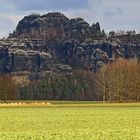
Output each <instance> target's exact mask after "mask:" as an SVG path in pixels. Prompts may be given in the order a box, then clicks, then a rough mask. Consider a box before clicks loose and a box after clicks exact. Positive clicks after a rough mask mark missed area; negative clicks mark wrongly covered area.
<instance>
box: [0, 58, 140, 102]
mask: <svg viewBox="0 0 140 140" xmlns="http://www.w3.org/2000/svg"><path fill="white" fill-rule="evenodd" d="M0 99H1V100H4V101H6V100H12V99H14V100H16V99H22V100H25V99H27V100H77V101H83V100H87V101H91V100H92V101H103V102H105V101H109V102H127V101H132V102H139V101H140V63H139V61H137V60H136V59H130V60H126V59H118V60H116V61H115V62H112V63H110V64H108V65H103V66H102V67H101V69H100V70H99V71H98V72H97V73H94V72H91V71H85V70H74V71H73V75H71V76H49V77H47V78H44V79H42V80H39V81H33V82H30V83H29V84H28V85H24V86H17V84H16V83H15V82H14V80H13V78H12V77H11V76H10V75H0Z"/></svg>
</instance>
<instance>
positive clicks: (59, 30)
mask: <svg viewBox="0 0 140 140" xmlns="http://www.w3.org/2000/svg"><path fill="white" fill-rule="evenodd" d="M94 28H95V29H94ZM94 28H92V27H90V25H89V24H88V23H87V22H86V21H85V20H84V19H82V18H74V19H69V18H67V17H66V16H65V15H63V14H61V13H48V14H46V15H43V16H40V15H30V16H26V17H24V18H23V19H22V20H21V21H20V22H19V24H18V26H17V28H16V30H15V31H14V33H13V34H11V37H17V38H39V39H45V40H53V39H61V40H63V39H72V38H73V39H76V38H77V39H83V38H85V37H89V36H90V35H91V34H92V33H96V32H97V30H98V31H99V32H100V25H99V23H98V24H97V28H96V25H95V26H94ZM94 30H95V31H94Z"/></svg>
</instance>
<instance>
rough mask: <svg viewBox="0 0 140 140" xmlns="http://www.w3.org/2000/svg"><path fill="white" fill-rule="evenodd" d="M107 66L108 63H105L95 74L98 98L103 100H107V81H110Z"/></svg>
mask: <svg viewBox="0 0 140 140" xmlns="http://www.w3.org/2000/svg"><path fill="white" fill-rule="evenodd" d="M107 67H108V66H107V65H103V66H102V67H101V69H100V70H99V71H98V72H97V73H96V76H95V87H96V92H97V94H98V100H100V98H101V99H102V101H103V102H105V101H106V96H107V82H108V80H107V78H108V71H107Z"/></svg>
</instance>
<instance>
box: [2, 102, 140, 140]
mask: <svg viewBox="0 0 140 140" xmlns="http://www.w3.org/2000/svg"><path fill="white" fill-rule="evenodd" d="M50 103H51V105H35V106H33V105H28V106H11V107H10V106H8V107H3V106H1V107H0V140H140V104H138V103H137V104H135V103H120V104H118V103H105V104H101V103H94V102H50Z"/></svg>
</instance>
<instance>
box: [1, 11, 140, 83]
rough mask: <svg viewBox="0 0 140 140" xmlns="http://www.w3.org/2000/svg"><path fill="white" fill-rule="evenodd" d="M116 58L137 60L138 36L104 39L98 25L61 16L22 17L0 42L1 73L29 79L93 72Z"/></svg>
mask: <svg viewBox="0 0 140 140" xmlns="http://www.w3.org/2000/svg"><path fill="white" fill-rule="evenodd" d="M118 57H124V58H127V59H128V58H134V57H136V58H140V35H134V36H119V37H111V38H103V37H102V35H101V29H100V24H99V23H96V24H93V25H92V26H90V25H89V24H88V23H87V22H86V21H85V20H84V19H82V18H74V19H69V18H67V17H66V16H65V15H63V14H61V13H48V14H46V15H43V16H40V15H30V16H26V17H24V18H23V19H22V20H21V21H20V22H19V24H18V25H17V28H16V30H15V31H14V32H13V33H12V34H10V36H9V38H8V39H5V40H4V39H2V40H0V73H12V74H16V75H18V73H25V75H28V76H29V79H31V80H34V79H38V78H43V77H45V76H47V75H52V74H59V75H62V76H65V75H69V74H70V75H71V74H72V69H85V70H91V71H94V72H96V71H97V70H98V68H100V66H101V65H102V64H103V63H108V62H111V61H113V60H114V59H116V58H118Z"/></svg>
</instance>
